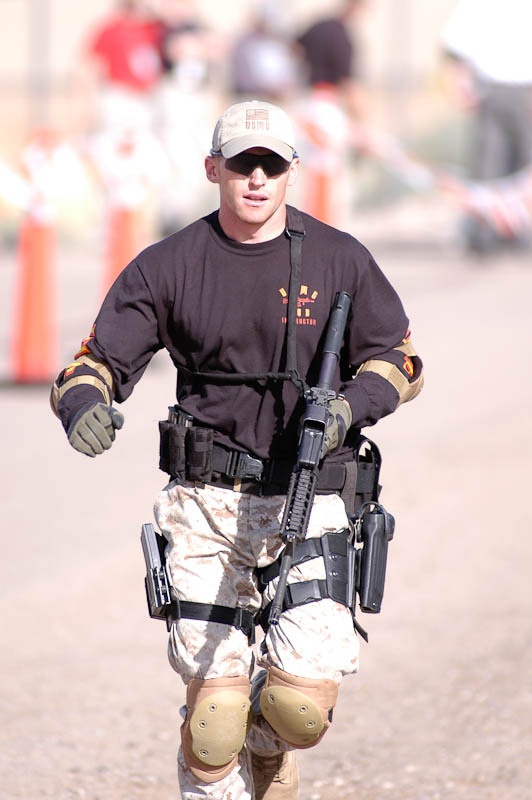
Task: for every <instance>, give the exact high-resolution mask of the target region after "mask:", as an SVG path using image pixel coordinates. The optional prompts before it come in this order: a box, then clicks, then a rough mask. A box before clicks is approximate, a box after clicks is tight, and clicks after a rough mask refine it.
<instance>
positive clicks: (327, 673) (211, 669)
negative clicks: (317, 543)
mask: <svg viewBox="0 0 532 800" xmlns="http://www.w3.org/2000/svg"><path fill="white" fill-rule="evenodd" d="M284 501H285V496H284V495H275V496H266V497H261V496H259V495H256V494H251V493H242V492H235V491H232V490H230V489H224V488H220V487H218V486H211V485H204V484H194V483H189V482H185V481H174V482H172V483H170V484H169V485H168V486H167V487H166V488H165V489H164V490H163V491H162V492H161V493H160V494H159V495H158V497H157V499H156V503H155V508H154V511H155V518H156V521H157V524H158V526H159V528H160V530H161V532H162V533H163V534H164V536H165V537H166V539H167V540H168V546H167V564H168V567H169V572H170V576H171V580H172V583H173V586H174V589H175V592H176V595H177V597H178V598H179V599H181V600H190V601H194V602H199V603H212V604H216V605H223V606H231V607H234V606H237V605H238V606H241V607H243V608H246V609H249V610H250V611H253V612H254V611H257V610H259V609H260V608H261V606H262V604H263V603H264V604H266V603H267V602H269V600H271V599H272V598H273V595H274V593H275V585H276V583H277V581H272V582H271V583H270V584H269V585H268V588H267V590H266V591H265V593H264V597H263V596H261V594H260V592H259V591H258V590H257V585H256V579H255V578H254V572H253V570H254V569H255V567H257V566H258V567H264V566H267V565H268V564H270V563H271V562H272V561H275V559H276V558H277V557H278V555H279V553H280V551H281V549H282V544H281V541H280V538H279V529H280V524H281V519H282V513H283V507H284ZM346 527H347V518H346V513H345V508H344V504H343V502H342V500H341V499H340V498H339V497H338V496H337V495H334V494H332V495H318V496H317V497H316V498H315V501H314V505H313V508H312V513H311V515H310V521H309V527H308V532H307V538H310V537H320V536H322V535H323V534H324V533H328V532H334V531H337V530H342V529H345V528H346ZM315 578H317V579H323V578H325V568H324V564H323V559H322V558H321V557H319V558H315V559H312V560H310V561H307V562H305V563H303V564H300V565H299V566H295V567H292V569H291V570H290V575H289V582H290V583H293V582H296V581H305V580H311V579H315ZM168 657H169V660H170V664H171V665H172V667H173V668H174V669H175V671H176V672H178V673H179V675H180V676H181V678H182V679H183V681H184V683H185V684H188V683H189V681H190V680H191V679H192V678H202V679H208V678H220V677H239V676H248V675H249V676H250V677H251V676H252V675H253V673H254V670H255V666H256V663H257V659H259V660H260V662H261V665H262V666H266V667H267V666H268V665H273V666H276V667H278V668H280V669H282V670H284V671H286V672H289V673H291V674H293V675H297V676H300V677H304V678H312V679H316V678H318V679H319V678H326V679H330V680H334V681H336V682H337V683H340V681H341V679H342V677H343V676H344V675H347V674H349V673H353V672H356V671H357V670H358V640H357V637H356V634H355V631H354V628H353V622H352V618H351V614H350V612H349V610H348V609H347V608H346V607H345V606H342V605H340V604H338V603H336V602H334V601H333V600H330V599H324V600H319V601H317V602H312V603H308V604H306V605H303V606H298V607H296V608H292V609H289V610H287V611H285V612H284V613H283V614H282V615H281V618H280V621H279V624H278V625H276V626H271V627H270V628H269V630H268V632H267V634H266V635H265V636H264V638H263V640H262V642H261V643H260V645H256V646H254V647H250V646H249V644H248V640H247V637H246V635H245V634H244V633H243V632H242V631H240V630H238V629H237V628H234V627H232V626H229V625H223V624H220V623H216V622H202V621H197V620H188V619H181V620H179V622H175V623H174V624H173V625H172V628H171V631H170V637H169V644H168ZM254 719H255V721H254V723H253V725H252V726H251V728H250V731H249V733H248V736H247V739H246V747H245V748H244V749H243V751H242V752H241V754H240V759H239V764H238V765H237V766H236V767H235V769H233V771H232V772H231V773H230V774H229V775H228V776H227V777H226V778H223V779H222V780H220V781H218V782H215V783H211V784H205V783H203V782H201V781H198V780H197V779H196V778H195V777H194V775H193V774H192V773H191V772H190V771H189V770H188V769H187V767H186V764H185V763H184V760H183V757H182V752H181V750H180V752H179V754H178V775H179V783H180V789H181V794H182V798H183V800H199V798H211V800H222V798H227V797H231V798H232V800H252V799H253V797H254V794H253V786H252V779H251V775H250V770H249V765H248V756H249V753H248V750H249V749H251V750H253V751H254V752H258V753H259V754H261V755H270V754H277V753H279V752H281V751H283V750H288V749H290V746H289V745H287V744H286V743H284V742H283V741H281V740H280V739H279V738H278V737H277V736H276V735H275V733H274V731H273V730H272V728H270V726H269V725H268V724H267V723H266V721H265V720H264V719H263V718H262V717H261V716H260V715H259V716H257V717H255V718H254Z"/></svg>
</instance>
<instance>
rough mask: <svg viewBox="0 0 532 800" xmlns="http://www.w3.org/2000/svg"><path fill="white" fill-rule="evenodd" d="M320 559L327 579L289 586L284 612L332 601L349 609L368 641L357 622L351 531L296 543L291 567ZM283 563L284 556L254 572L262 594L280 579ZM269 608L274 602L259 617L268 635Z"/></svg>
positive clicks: (362, 633)
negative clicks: (323, 564) (327, 599)
mask: <svg viewBox="0 0 532 800" xmlns="http://www.w3.org/2000/svg"><path fill="white" fill-rule="evenodd" d="M281 555H282V554H281ZM319 556H322V557H323V561H324V563H325V580H320V579H316V578H314V579H313V580H309V581H299V582H297V583H288V584H287V587H286V594H285V599H284V604H283V609H282V610H283V611H286V610H288V609H289V608H294V607H295V606H302V605H306V604H307V603H313V602H315V601H317V600H325V599H326V598H329V599H331V600H334V601H335V602H336V603H341V604H342V605H344V606H347V608H349V610H350V611H351V615H352V617H353V624H354V626H355V629H356V630H357V631H358V633H360V635H361V636H362V637H363V638H364V639H367V634H366V632H365V631H364V630H363V628H361V627H360V625H359V624H358V622H357V621H356V620H355V605H356V595H355V592H356V585H355V584H356V550H355V548H354V547H353V544H352V542H351V532H350V531H349V529H346V530H343V531H337V532H335V533H326V534H324V535H323V536H322V537H321V538H320V539H304V540H303V541H302V542H296V544H295V554H294V559H293V561H292V566H298V565H299V564H303V563H304V562H305V561H309V560H310V559H312V558H318V557H319ZM280 564H281V556H280V557H279V558H278V559H277V561H274V562H273V563H272V564H269V565H268V566H267V567H263V568H261V569H256V570H255V574H256V576H257V581H258V588H259V591H260V592H264V589H265V588H266V586H267V584H268V583H269V582H270V581H272V580H274V579H275V578H277V576H278V575H279V570H280ZM270 606H271V603H268V604H267V605H266V607H265V608H264V609H263V610H262V611H261V613H260V616H259V623H260V626H261V627H262V629H263V630H264V631H265V632H266V631H267V630H268V618H269V614H270Z"/></svg>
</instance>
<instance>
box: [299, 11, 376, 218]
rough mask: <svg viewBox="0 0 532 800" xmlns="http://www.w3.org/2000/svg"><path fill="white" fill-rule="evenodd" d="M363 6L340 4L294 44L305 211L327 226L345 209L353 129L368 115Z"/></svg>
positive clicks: (353, 135) (353, 138) (353, 140)
mask: <svg viewBox="0 0 532 800" xmlns="http://www.w3.org/2000/svg"><path fill="white" fill-rule="evenodd" d="M367 5H368V3H367V0H343V2H342V3H341V5H340V8H339V10H338V12H337V13H336V14H335V15H331V16H327V17H326V18H321V19H318V20H317V21H315V22H314V23H313V24H312V25H311V26H310V27H309V28H308V29H307V30H305V31H304V32H303V33H301V34H300V35H299V36H298V37H297V40H296V43H297V46H298V48H299V53H300V56H301V58H302V60H303V70H304V80H305V83H306V86H307V88H308V93H307V96H306V98H305V100H304V102H303V103H302V104H301V107H300V111H299V122H300V125H301V128H302V132H303V134H304V135H305V143H304V145H303V146H302V153H303V154H304V156H305V164H306V167H307V171H306V174H307V188H306V190H305V192H304V196H305V197H306V201H305V206H304V207H305V209H306V210H308V211H309V212H310V213H313V214H314V215H315V216H317V217H318V218H319V219H322V220H323V221H324V222H327V223H329V224H338V222H339V220H340V219H341V216H340V215H341V213H342V211H341V209H342V208H346V207H348V204H349V201H348V197H347V192H348V185H347V181H346V179H345V176H346V172H347V170H346V167H347V166H348V160H349V157H350V154H351V152H352V150H353V146H354V144H355V131H356V127H355V126H356V125H358V123H361V122H364V121H365V120H366V119H367V117H368V98H367V92H366V90H365V88H364V86H363V79H362V70H361V46H360V43H359V40H358V38H357V35H356V29H357V27H358V26H359V24H360V21H361V19H362V15H363V14H364V13H365V12H366V9H367ZM342 176H344V180H343V186H342Z"/></svg>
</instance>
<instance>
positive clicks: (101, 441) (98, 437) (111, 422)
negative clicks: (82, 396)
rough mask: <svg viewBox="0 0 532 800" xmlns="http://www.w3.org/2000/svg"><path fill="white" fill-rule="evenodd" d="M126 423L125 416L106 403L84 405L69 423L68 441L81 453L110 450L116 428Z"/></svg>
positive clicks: (88, 453)
mask: <svg viewBox="0 0 532 800" xmlns="http://www.w3.org/2000/svg"><path fill="white" fill-rule="evenodd" d="M123 424H124V416H123V415H122V414H121V413H120V411H118V410H117V409H116V408H113V407H112V406H108V405H105V403H89V404H87V405H85V406H83V407H82V408H81V409H80V410H79V411H78V413H77V414H76V416H75V417H74V419H73V420H72V422H71V423H70V425H69V428H68V431H67V436H68V441H69V442H70V444H71V445H72V447H73V448H74V450H78V451H79V452H80V453H85V455H86V456H90V457H91V458H94V456H97V455H99V454H100V453H103V451H104V450H109V448H110V447H111V445H112V443H113V442H114V440H115V430H118V429H120V428H121V427H122V425H123Z"/></svg>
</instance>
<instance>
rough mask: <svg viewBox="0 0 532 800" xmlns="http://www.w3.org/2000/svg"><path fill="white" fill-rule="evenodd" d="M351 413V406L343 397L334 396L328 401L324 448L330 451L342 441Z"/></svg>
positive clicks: (349, 423) (340, 444) (351, 417)
mask: <svg viewBox="0 0 532 800" xmlns="http://www.w3.org/2000/svg"><path fill="white" fill-rule="evenodd" d="M352 421H353V413H352V411H351V406H350V405H349V403H348V402H347V400H346V399H345V398H344V397H336V398H335V399H334V400H331V401H330V402H329V416H328V418H327V427H326V428H325V441H324V449H325V453H324V455H326V454H327V453H332V452H333V450H336V449H337V448H338V447H341V446H342V445H343V443H344V440H345V437H346V434H347V431H348V430H349V428H350V427H351V423H352Z"/></svg>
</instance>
